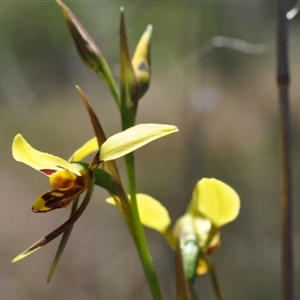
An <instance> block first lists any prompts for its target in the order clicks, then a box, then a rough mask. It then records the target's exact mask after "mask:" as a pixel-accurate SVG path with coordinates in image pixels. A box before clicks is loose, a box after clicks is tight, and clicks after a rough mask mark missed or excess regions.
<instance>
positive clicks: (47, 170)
mask: <svg viewBox="0 0 300 300" xmlns="http://www.w3.org/2000/svg"><path fill="white" fill-rule="evenodd" d="M40 172H42V173H44V174H45V175H52V174H53V173H55V172H57V170H51V169H41V170H40Z"/></svg>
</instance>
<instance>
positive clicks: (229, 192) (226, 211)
mask: <svg viewBox="0 0 300 300" xmlns="http://www.w3.org/2000/svg"><path fill="white" fill-rule="evenodd" d="M189 210H190V211H191V212H197V211H198V212H200V213H201V214H203V215H204V216H205V217H206V218H208V219H210V220H211V221H212V222H213V224H214V225H215V226H216V227H221V226H223V225H225V224H227V223H229V222H231V221H233V220H234V219H236V217H237V216H238V214H239V211H240V198H239V196H238V194H237V193H236V192H235V190H234V189H233V188H231V187H230V186H229V185H227V184H225V183H224V182H222V181H220V180H217V179H214V178H211V179H209V178H203V179H202V180H200V181H198V183H197V184H196V187H195V189H194V191H193V197H192V201H191V205H190V207H189ZM195 210H196V211H195Z"/></svg>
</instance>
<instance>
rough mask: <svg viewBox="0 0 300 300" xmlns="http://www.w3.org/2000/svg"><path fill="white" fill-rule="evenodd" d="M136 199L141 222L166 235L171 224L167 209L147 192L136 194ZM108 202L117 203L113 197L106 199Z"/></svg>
mask: <svg viewBox="0 0 300 300" xmlns="http://www.w3.org/2000/svg"><path fill="white" fill-rule="evenodd" d="M136 200H137V205H138V210H139V216H140V220H141V223H142V224H143V225H144V226H147V227H149V228H151V229H154V230H157V231H158V232H160V233H161V234H163V235H164V234H165V233H166V230H167V229H168V228H169V226H170V225H171V218H170V215H169V213H168V211H167V209H166V208H165V207H164V206H163V205H162V204H161V203H160V202H159V201H157V200H156V199H154V198H153V197H151V196H149V195H146V194H141V193H139V194H136ZM106 202H107V203H110V204H113V205H115V200H114V199H113V198H112V197H110V198H108V199H106Z"/></svg>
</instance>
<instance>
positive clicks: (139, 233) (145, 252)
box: [125, 153, 162, 300]
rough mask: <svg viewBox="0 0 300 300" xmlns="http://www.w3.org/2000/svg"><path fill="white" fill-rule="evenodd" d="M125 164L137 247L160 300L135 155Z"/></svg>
mask: <svg viewBox="0 0 300 300" xmlns="http://www.w3.org/2000/svg"><path fill="white" fill-rule="evenodd" d="M125 162H126V167H127V175H128V182H129V189H130V206H131V212H132V218H133V224H134V228H135V233H136V247H137V249H138V253H139V256H140V259H141V262H142V265H143V268H144V272H145V275H146V278H147V281H148V284H149V288H150V290H151V294H152V297H153V299H155V300H159V299H162V295H161V291H160V287H159V283H158V279H157V276H156V272H155V269H154V264H153V261H152V258H151V255H150V251H149V248H148V244H147V241H146V237H145V233H144V229H143V227H142V224H141V221H140V217H139V213H138V205H137V200H136V184H135V163H134V155H133V153H130V154H128V155H126V156H125Z"/></svg>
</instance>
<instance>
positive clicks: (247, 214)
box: [0, 1, 300, 299]
mask: <svg viewBox="0 0 300 300" xmlns="http://www.w3.org/2000/svg"><path fill="white" fill-rule="evenodd" d="M66 4H67V5H69V7H70V8H71V9H72V10H73V12H74V13H75V14H76V15H77V16H78V18H79V19H80V20H81V22H82V23H83V25H84V26H85V28H86V29H87V30H88V31H89V33H90V35H91V36H92V37H93V38H94V40H95V41H96V42H97V44H98V45H99V47H100V48H101V50H102V52H103V53H104V55H105V57H106V58H107V60H108V62H109V64H110V66H111V68H112V70H113V72H114V74H115V76H116V77H118V70H119V65H118V62H119V38H118V30H119V8H120V6H124V7H125V13H126V21H127V30H128V37H129V40H130V47H131V53H132V52H133V50H134V47H135V45H136V43H137V41H138V39H139V37H140V36H141V34H142V32H143V31H144V29H145V28H146V26H147V25H148V24H149V23H151V24H153V26H154V32H153V39H152V67H153V73H152V81H151V86H150V90H149V92H148V93H147V94H146V96H144V98H143V99H142V101H141V102H140V106H139V112H138V118H137V122H138V123H142V122H157V123H167V124H174V125H177V126H178V127H179V129H180V131H179V133H176V134H174V135H172V136H170V137H167V138H164V139H161V140H159V141H156V142H154V143H152V144H150V145H148V146H147V147H144V148H142V149H140V150H138V151H137V152H136V161H137V177H138V190H139V191H140V192H144V193H148V194H151V195H153V196H154V197H156V198H157V199H160V200H161V202H162V203H163V204H164V205H165V206H166V207H167V208H168V209H169V211H170V214H171V216H172V219H173V220H176V219H177V218H178V217H179V216H181V215H182V214H183V213H184V211H185V209H186V205H187V203H188V202H189V200H190V197H191V193H192V189H193V187H194V185H195V183H196V182H197V181H198V180H199V179H201V178H202V177H215V178H218V179H220V180H222V181H224V182H226V183H228V184H229V185H231V186H232V187H233V188H235V189H236V191H237V192H238V193H239V195H240V197H241V202H242V208H241V213H240V216H239V217H238V219H237V220H236V221H235V222H234V223H232V224H229V225H228V226H226V227H225V228H223V230H222V246H221V247H220V249H219V250H218V251H217V252H216V253H215V254H214V255H213V256H212V259H213V261H214V262H215V263H216V264H217V269H218V274H219V277H220V283H221V286H222V289H223V292H224V295H225V299H279V298H281V288H280V284H281V281H280V280H281V276H280V265H279V261H280V212H279V206H280V203H279V180H280V172H279V168H280V163H279V152H280V151H279V111H278V99H277V88H276V80H275V70H276V65H275V56H276V55H275V31H276V3H275V2H272V1H271V2H270V1H269V2H263V1H249V2H242V1H241V2H238V1H237V2H234V1H233V2H227V1H226V2H225V1H224V2H223V1H204V2H202V1H194V2H188V1H186V2H175V1H162V2H152V1H104V2H102V1H69V2H66ZM0 28H1V30H0V134H1V143H0V150H1V169H0V179H1V181H0V182H1V213H0V215H1V217H0V223H1V224H0V255H1V259H0V298H1V299H150V298H151V297H150V293H149V290H148V287H147V285H146V282H145V278H144V275H143V271H142V268H141V266H140V262H139V259H138V255H137V253H136V250H135V248H134V246H133V243H132V240H131V238H130V236H129V234H128V232H127V229H126V228H125V225H124V224H123V221H122V220H121V218H120V216H119V214H118V212H117V210H116V209H115V208H114V207H111V206H109V205H107V204H105V202H104V199H105V197H106V196H107V193H106V192H105V191H103V190H101V189H99V188H96V190H95V193H94V196H93V199H92V202H91V204H90V205H89V207H88V209H87V210H86V212H85V214H84V215H83V216H82V217H81V218H80V219H79V221H78V222H77V223H76V225H75V227H74V231H73V234H72V236H71V239H70V241H69V244H68V245H67V248H66V250H65V253H64V255H63V257H62V259H61V262H60V264H59V266H58V269H57V271H56V273H55V275H54V278H53V280H52V282H51V283H50V284H48V283H46V276H47V272H48V270H49V267H50V264H51V262H52V259H53V257H54V254H55V251H56V247H57V245H58V241H59V240H56V241H54V242H52V243H51V244H49V245H48V246H46V247H45V248H44V249H42V250H40V251H38V252H36V253H35V254H33V255H32V256H29V257H28V258H26V259H25V260H23V261H21V262H19V263H17V264H11V263H10V261H11V259H12V258H13V257H15V256H16V255H17V254H19V253H20V252H22V251H23V250H24V249H25V248H27V247H28V246H30V245H31V244H33V243H34V242H36V241H37V240H38V239H39V238H41V237H42V236H44V235H45V234H47V233H49V232H50V231H51V230H53V229H54V228H55V227H57V226H58V225H60V224H61V223H63V222H64V221H65V220H66V218H67V216H68V215H69V209H61V210H57V211H54V212H52V213H49V214H33V213H32V212H31V204H32V202H33V200H34V199H35V198H36V197H37V196H38V195H39V194H41V193H42V192H44V191H45V190H47V189H49V184H48V182H47V178H45V177H43V176H41V175H40V174H39V173H38V172H36V171H34V170H32V169H30V168H29V167H27V166H25V165H21V164H19V163H17V162H15V161H14V160H13V158H12V156H11V143H12V140H13V137H14V135H15V134H17V133H22V135H24V137H25V138H26V139H27V140H28V141H29V142H30V143H31V144H32V145H33V146H34V147H35V148H37V149H39V150H42V151H46V152H49V153H53V154H56V155H58V156H61V157H64V158H68V157H69V156H70V155H71V153H72V152H73V151H74V150H75V149H76V148H77V147H79V146H80V145H81V144H82V143H83V142H85V141H86V140H87V139H89V138H90V137H92V136H93V130H92V126H91V124H90V121H89V118H88V115H87V113H86V111H85V109H84V106H83V104H82V103H81V101H80V98H79V96H78V94H77V92H76V90H75V87H74V86H75V85H79V86H80V87H81V88H82V89H83V91H84V92H85V93H86V95H87V96H88V98H89V99H90V101H91V102H92V104H93V106H94V108H95V109H96V111H97V113H98V116H99V119H100V121H101V123H102V125H103V127H104V129H105V131H106V134H107V135H111V134H113V133H116V132H118V131H119V130H120V118H119V116H118V113H117V109H116V107H115V104H114V101H113V100H112V97H111V95H110V94H109V93H108V91H107V89H106V86H104V84H103V83H102V82H100V80H99V79H98V77H97V76H96V75H95V74H94V73H93V72H92V71H90V70H88V69H86V68H85V66H84V65H83V64H82V62H81V61H80V59H79V56H78V55H77V53H76V50H75V48H74V45H73V41H72V40H71V37H70V34H69V32H68V29H67V27H66V24H65V22H64V20H63V17H62V14H61V11H60V9H59V8H58V6H57V5H56V3H55V2H54V1H23V2H14V1H11V2H1V4H0ZM299 31H300V17H299V16H297V17H296V18H295V19H294V20H292V21H291V22H290V34H291V38H290V46H291V47H290V62H291V75H292V85H291V93H290V94H291V113H292V137H293V150H292V151H293V175H294V181H293V185H294V208H293V214H294V225H295V230H294V233H293V237H294V248H295V275H296V277H295V283H297V282H298V283H299V282H300V271H299V267H300V256H299V249H300V229H299V228H300V221H299V216H300V213H299V212H300V207H299V206H300V205H299V195H300V188H299V179H300V155H299V149H300V102H299V94H300V86H299V84H298V82H299V80H300V59H299V47H300V41H299ZM214 36H228V37H232V38H236V39H242V40H245V41H247V42H249V43H252V44H256V45H258V46H256V47H254V48H251V47H246V48H243V44H239V43H236V42H232V41H231V42H230V43H229V46H230V47H231V48H232V47H233V48H236V47H240V46H241V48H242V50H244V52H245V51H246V52H247V51H248V50H249V49H250V52H251V54H249V53H248V54H247V53H244V52H240V51H237V50H234V49H230V48H228V47H227V48H226V47H214V46H213V42H216V39H212V38H213V37H214ZM215 46H216V44H215ZM118 164H119V165H120V168H121V170H123V171H122V172H123V174H125V173H124V164H123V161H122V160H121V159H120V160H119V161H118ZM146 234H147V238H148V241H149V244H150V248H151V251H152V253H153V258H154V261H155V265H156V267H157V271H158V276H159V279H160V281H161V283H162V290H163V294H164V297H165V299H174V297H175V286H174V254H173V252H172V250H171V249H170V248H169V247H168V246H167V244H166V243H165V241H164V240H163V238H162V237H161V236H160V235H159V234H157V233H156V232H153V231H150V230H147V229H146ZM196 286H197V291H198V294H199V295H200V297H201V299H212V298H213V293H212V289H211V284H210V281H209V278H208V276H203V277H199V278H198V280H197V283H196ZM295 287H296V297H295V298H298V299H299V298H300V286H299V284H296V286H295Z"/></svg>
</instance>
